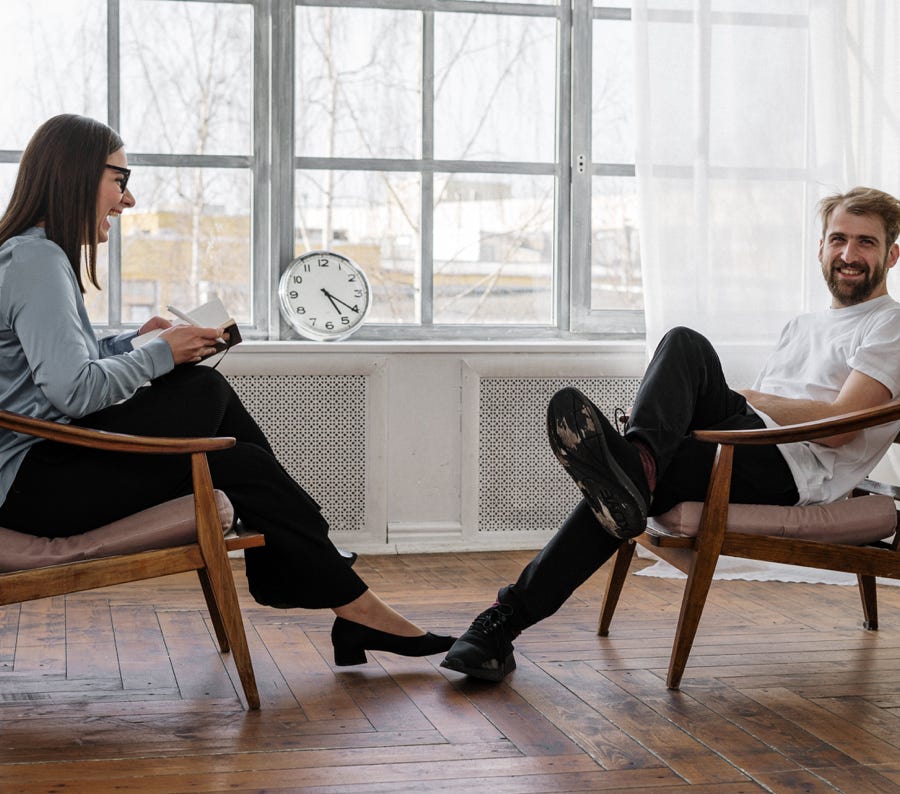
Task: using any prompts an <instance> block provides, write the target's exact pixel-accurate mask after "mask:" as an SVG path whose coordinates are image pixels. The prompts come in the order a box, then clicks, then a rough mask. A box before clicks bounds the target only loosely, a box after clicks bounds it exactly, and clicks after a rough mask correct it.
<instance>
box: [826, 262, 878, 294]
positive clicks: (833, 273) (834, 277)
mask: <svg viewBox="0 0 900 794" xmlns="http://www.w3.org/2000/svg"><path fill="white" fill-rule="evenodd" d="M886 264H887V257H885V259H884V262H882V263H881V265H876V266H875V267H874V268H870V267H869V266H868V265H866V264H863V263H861V262H843V261H841V260H840V259H835V260H833V261H832V263H831V266H830V267H829V269H828V277H827V278H826V282H827V284H828V290H829V292H831V294H832V296H833V297H834V299H835V300H836V301H837V302H838V303H840V304H841V305H842V306H854V305H855V304H857V303H863V302H864V301H867V300H868V299H869V298H870V297H871V296H872V293H873V292H875V290H877V289H878V288H879V287H880V286H881V285H882V284H884V280H885V279H886V278H887V268H886V267H885V265H886ZM845 266H846V267H854V268H857V269H858V270H861V271H862V272H863V278H862V280H861V281H858V282H857V283H855V284H853V285H852V286H850V287H849V288H848V285H847V284H846V283H845V282H843V281H841V279H840V278H839V276H838V273H837V271H838V270H839V269H840V268H841V267H845Z"/></svg>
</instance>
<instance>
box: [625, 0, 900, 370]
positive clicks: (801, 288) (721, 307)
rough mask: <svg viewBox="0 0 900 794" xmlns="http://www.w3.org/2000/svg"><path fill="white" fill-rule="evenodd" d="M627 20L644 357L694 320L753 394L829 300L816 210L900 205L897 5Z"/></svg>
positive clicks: (724, 3) (858, 0) (697, 9)
mask: <svg viewBox="0 0 900 794" xmlns="http://www.w3.org/2000/svg"><path fill="white" fill-rule="evenodd" d="M632 18H633V21H634V25H633V27H634V31H635V61H636V80H635V83H636V90H637V102H636V106H637V108H638V118H637V126H638V141H637V159H636V163H637V176H638V185H639V193H640V208H641V209H640V212H641V222H640V228H641V256H642V262H643V265H642V266H643V268H644V272H643V279H644V290H645V309H646V324H647V346H648V354H649V353H650V352H652V350H653V349H654V347H655V345H656V342H657V341H658V340H659V338H660V336H661V335H662V334H663V333H664V332H665V331H666V330H667V329H668V328H671V327H672V326H675V325H689V326H691V327H693V328H696V329H698V330H700V331H702V332H704V333H705V334H707V335H708V336H709V337H710V339H711V340H712V341H713V342H714V343H715V344H716V346H717V348H718V349H719V351H720V353H721V355H722V358H723V363H724V365H725V368H726V374H727V375H728V377H729V379H730V381H731V382H732V383H733V385H734V386H735V387H741V386H746V385H749V383H750V382H751V381H752V379H753V377H754V375H755V373H756V371H757V370H758V368H759V366H760V365H761V363H762V361H763V360H764V358H765V356H766V354H767V352H768V351H769V350H770V349H771V347H772V345H773V344H774V341H775V340H776V338H777V336H778V333H779V331H780V330H781V327H782V326H783V325H784V323H785V322H786V321H787V320H788V319H789V318H790V317H792V316H794V315H795V314H798V313H800V312H803V311H811V310H817V309H820V308H823V307H825V306H826V305H827V304H828V294H827V291H826V289H825V287H824V284H823V283H822V277H821V272H820V270H819V265H818V262H817V260H816V254H817V247H818V240H819V237H820V234H821V229H820V227H819V223H818V220H817V219H816V217H815V205H816V202H817V201H818V200H819V199H820V198H821V197H822V196H823V195H826V194H828V193H831V192H835V191H843V190H847V189H849V188H851V187H853V186H855V185H858V184H865V185H868V186H871V187H877V188H880V189H882V190H886V191H887V192H889V193H892V194H894V195H900V58H898V56H897V53H896V46H897V42H898V41H900V3H898V2H895V1H894V0H635V4H634V9H633V16H632ZM894 280H895V285H897V287H895V289H894V290H893V292H894V295H895V297H900V277H898V276H894Z"/></svg>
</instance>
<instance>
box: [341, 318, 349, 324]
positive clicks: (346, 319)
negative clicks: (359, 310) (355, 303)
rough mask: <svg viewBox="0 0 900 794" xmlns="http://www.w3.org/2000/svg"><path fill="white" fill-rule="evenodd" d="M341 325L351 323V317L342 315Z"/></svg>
mask: <svg viewBox="0 0 900 794" xmlns="http://www.w3.org/2000/svg"><path fill="white" fill-rule="evenodd" d="M341 325H350V318H349V317H341Z"/></svg>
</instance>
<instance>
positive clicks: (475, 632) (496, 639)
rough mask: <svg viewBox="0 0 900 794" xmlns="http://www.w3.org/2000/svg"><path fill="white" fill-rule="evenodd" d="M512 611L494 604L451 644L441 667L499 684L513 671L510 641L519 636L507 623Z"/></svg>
mask: <svg viewBox="0 0 900 794" xmlns="http://www.w3.org/2000/svg"><path fill="white" fill-rule="evenodd" d="M512 614H513V608H512V607H511V606H508V605H506V604H495V605H494V606H492V607H490V608H488V609H486V610H484V612H482V613H481V614H480V615H479V616H478V617H477V618H475V620H473V621H472V625H471V626H469V629H468V631H466V632H465V634H463V635H462V636H461V637H460V638H459V639H458V640H457V641H456V642H455V643H453V645H452V647H451V648H450V650H449V651H448V652H447V656H446V657H445V658H444V661H443V662H441V667H446V668H447V669H448V670H456V672H458V673H465V674H466V675H470V676H473V677H474V678H483V679H484V680H485V681H501V680H502V679H503V677H504V676H505V675H507V674H508V673H511V672H512V671H513V670H515V669H516V658H515V656H513V644H512V641H513V640H514V639H515V638H516V637H518V636H519V632H518V631H516V630H514V629H513V627H512V625H510V624H511V618H512Z"/></svg>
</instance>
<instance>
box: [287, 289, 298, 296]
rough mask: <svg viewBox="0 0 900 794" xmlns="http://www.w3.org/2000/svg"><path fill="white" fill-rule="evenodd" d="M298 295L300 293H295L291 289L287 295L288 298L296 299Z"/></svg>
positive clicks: (295, 291)
mask: <svg viewBox="0 0 900 794" xmlns="http://www.w3.org/2000/svg"><path fill="white" fill-rule="evenodd" d="M299 294H300V293H299V292H297V290H295V289H292V290H291V291H290V292H289V293H288V296H289V297H291V298H296V297H297V296H298V295H299Z"/></svg>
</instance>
